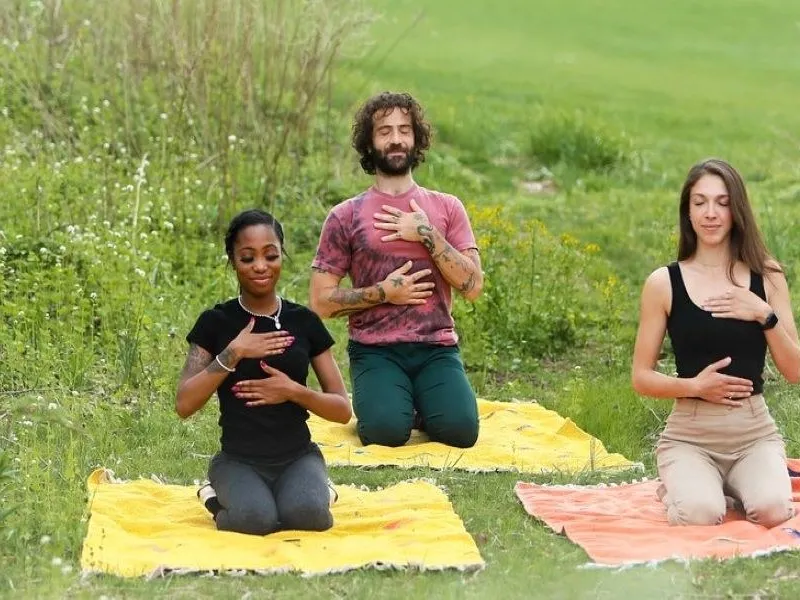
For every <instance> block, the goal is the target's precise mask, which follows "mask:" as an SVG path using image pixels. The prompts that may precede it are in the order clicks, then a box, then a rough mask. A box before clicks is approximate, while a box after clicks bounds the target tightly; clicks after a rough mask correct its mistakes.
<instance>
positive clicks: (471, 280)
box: [458, 273, 475, 293]
mask: <svg viewBox="0 0 800 600" xmlns="http://www.w3.org/2000/svg"><path fill="white" fill-rule="evenodd" d="M474 287H475V273H470V274H469V277H467V280H466V281H465V282H464V283H462V284H461V287H459V288H458V289H459V290H461V291H462V292H464V293H466V292H469V291H471V290H472V289H473V288H474Z"/></svg>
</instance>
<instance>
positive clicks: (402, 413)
mask: <svg viewBox="0 0 800 600" xmlns="http://www.w3.org/2000/svg"><path fill="white" fill-rule="evenodd" d="M430 140H431V130H430V125H429V124H428V123H427V122H426V121H425V118H424V115H423V111H422V108H421V107H420V105H419V103H418V102H417V101H416V100H415V99H414V98H412V97H411V96H410V95H409V94H405V93H390V92H383V93H381V94H378V95H376V96H374V97H372V98H370V99H369V100H367V102H366V103H365V104H364V105H363V106H362V107H361V108H360V109H359V110H358V112H357V113H356V117H355V122H354V124H353V139H352V142H353V147H354V148H355V150H356V151H357V152H358V154H359V156H360V162H361V167H362V169H363V170H364V171H365V172H366V173H368V174H370V175H373V176H374V182H373V185H372V186H371V187H370V188H369V189H367V190H366V191H365V192H363V193H361V194H359V195H358V196H356V197H354V198H350V199H348V200H345V201H344V202H341V203H340V204H338V205H336V206H335V207H333V208H332V209H331V211H330V213H329V214H328V216H327V218H326V220H325V223H324V225H323V227H322V233H321V235H320V240H319V245H318V247H317V253H316V256H315V258H314V261H313V263H312V269H313V273H312V276H311V286H310V287H311V299H310V305H311V307H312V309H313V310H314V311H316V312H317V313H318V314H319V315H320V316H321V317H322V318H332V317H338V316H347V317H348V319H349V336H350V340H349V343H348V354H349V357H350V374H351V379H352V389H353V408H354V410H355V413H356V416H357V417H358V435H359V437H360V438H361V441H362V443H363V444H365V445H366V444H380V445H384V446H402V445H403V444H405V443H406V442H407V441H408V439H409V436H410V435H411V430H412V428H414V427H419V428H424V429H425V431H426V432H427V434H428V436H429V437H430V438H431V439H432V440H433V441H437V442H441V443H444V444H447V445H450V446H456V447H461V448H468V447H470V446H473V445H474V444H475V441H476V440H477V438H478V410H477V404H476V400H475V393H474V391H473V390H472V387H471V386H470V383H469V381H468V379H467V376H466V373H465V371H464V365H463V362H462V360H461V355H460V353H459V349H458V345H457V344H458V336H457V335H456V331H455V327H454V323H453V317H452V314H451V305H452V290H453V289H455V290H457V292H458V293H460V294H461V295H462V296H463V297H464V298H466V299H467V300H470V301H473V300H475V299H476V298H477V297H478V296H479V295H480V293H481V288H482V285H483V275H482V272H481V264H480V257H479V254H478V248H477V245H476V243H475V236H474V234H473V232H472V227H471V225H470V222H469V218H468V217H467V214H466V211H465V210H464V206H463V205H462V203H461V201H460V200H459V199H458V198H456V197H455V196H452V195H450V194H445V193H442V192H437V191H434V190H429V189H426V188H424V187H422V186H420V185H418V184H417V183H416V182H415V181H414V178H413V176H412V172H413V171H414V169H415V168H416V167H417V166H419V165H420V164H421V163H422V162H423V161H424V160H425V152H426V150H428V148H429V147H430ZM345 276H348V277H349V278H350V281H351V283H352V287H341V281H342V279H344V277H345Z"/></svg>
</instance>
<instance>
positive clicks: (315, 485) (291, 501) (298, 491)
mask: <svg viewBox="0 0 800 600" xmlns="http://www.w3.org/2000/svg"><path fill="white" fill-rule="evenodd" d="M208 479H209V480H210V481H211V486H212V487H213V488H214V490H215V491H216V492H217V500H218V501H219V503H220V505H221V506H222V509H221V510H220V511H219V512H218V513H217V516H216V522H217V529H220V530H223V531H236V532H238V533H248V534H252V535H266V534H268V533H272V532H274V531H277V530H279V529H296V530H306V531H325V530H326V529H330V528H331V527H332V526H333V516H332V515H331V511H330V492H329V490H328V473H327V470H326V468H325V459H323V458H322V453H321V452H320V451H319V448H317V446H316V444H311V445H310V446H309V448H308V452H307V453H305V454H303V455H301V456H300V457H298V458H294V459H292V460H291V461H287V462H284V463H279V464H275V463H268V462H265V461H262V460H259V459H257V458H255V457H243V456H237V455H232V454H228V453H226V452H224V451H221V452H219V453H218V454H216V455H215V456H214V458H212V459H211V464H210V465H209V468H208Z"/></svg>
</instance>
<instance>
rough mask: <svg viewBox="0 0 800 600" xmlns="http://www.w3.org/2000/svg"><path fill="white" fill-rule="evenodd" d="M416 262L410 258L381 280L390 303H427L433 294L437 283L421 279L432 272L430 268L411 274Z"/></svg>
mask: <svg viewBox="0 0 800 600" xmlns="http://www.w3.org/2000/svg"><path fill="white" fill-rule="evenodd" d="M413 264H414V263H412V262H411V261H410V260H409V261H408V262H406V263H405V264H404V265H403V266H402V267H400V268H399V269H396V270H394V271H392V272H391V273H389V275H387V276H386V279H384V280H383V281H381V282H380V284H379V285H380V286H381V287H382V288H383V291H384V293H385V294H386V302H389V303H390V304H425V301H426V300H427V299H428V298H430V297H431V296H432V295H433V291H432V290H433V288H434V287H436V285H435V284H434V283H433V282H432V281H420V279H422V278H423V277H427V276H428V275H430V274H431V270H430V269H422V270H421V271H416V272H415V273H411V274H409V271H410V270H411V267H412V265H413Z"/></svg>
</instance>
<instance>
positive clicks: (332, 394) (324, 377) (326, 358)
mask: <svg viewBox="0 0 800 600" xmlns="http://www.w3.org/2000/svg"><path fill="white" fill-rule="evenodd" d="M311 367H312V368H313V369H314V373H316V375H317V380H318V381H319V385H320V387H321V388H322V391H321V392H318V391H316V390H312V389H309V388H307V387H304V386H300V389H299V390H298V393H297V395H296V396H295V397H294V398H293V399H292V400H294V402H296V403H297V404H299V405H300V406H302V407H303V408H305V409H306V410H310V411H311V412H313V413H314V414H315V415H319V416H320V417H322V418H323V419H326V420H328V421H334V422H336V423H348V422H349V421H350V417H351V416H352V415H353V411H352V408H351V407H350V398H349V397H348V395H347V388H346V387H345V385H344V380H343V379H342V374H341V372H340V371H339V366H338V365H337V364H336V361H335V360H334V358H333V353H332V352H331V351H330V350H326V351H325V352H323V353H322V354H320V355H319V356H315V357H314V358H312V359H311Z"/></svg>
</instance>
